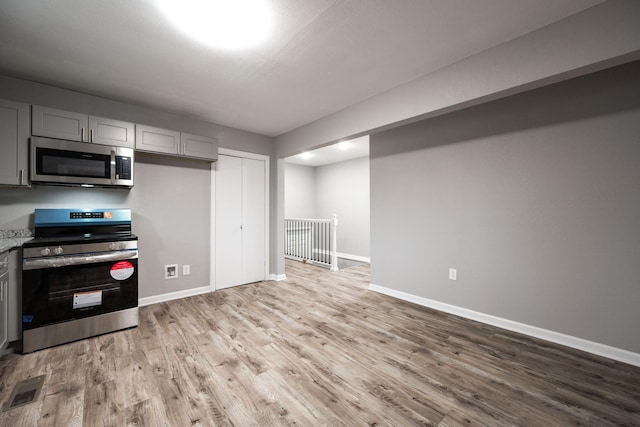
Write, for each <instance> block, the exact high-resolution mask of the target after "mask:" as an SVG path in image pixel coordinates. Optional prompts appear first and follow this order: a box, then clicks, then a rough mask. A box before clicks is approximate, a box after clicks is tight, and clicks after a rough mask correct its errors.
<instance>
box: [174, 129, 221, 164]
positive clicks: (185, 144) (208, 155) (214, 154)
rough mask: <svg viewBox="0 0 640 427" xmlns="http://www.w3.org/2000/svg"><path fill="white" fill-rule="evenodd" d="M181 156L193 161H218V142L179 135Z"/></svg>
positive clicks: (213, 139)
mask: <svg viewBox="0 0 640 427" xmlns="http://www.w3.org/2000/svg"><path fill="white" fill-rule="evenodd" d="M180 145H181V150H182V152H181V153H180V154H181V155H183V156H185V157H191V158H195V159H204V160H212V161H215V160H218V140H217V139H216V138H211V137H208V136H200V135H192V134H189V133H184V132H183V133H182V134H180Z"/></svg>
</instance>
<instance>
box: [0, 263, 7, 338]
mask: <svg viewBox="0 0 640 427" xmlns="http://www.w3.org/2000/svg"><path fill="white" fill-rule="evenodd" d="M7 264H8V257H7V254H6V252H5V253H3V254H2V255H0V350H3V349H4V348H5V347H6V346H7V343H8V327H7V323H8V320H9V318H8V316H7V315H8V312H9V311H8V308H9V301H8V298H7V289H8V287H9V286H8V285H9V271H8V269H7V268H6V266H7Z"/></svg>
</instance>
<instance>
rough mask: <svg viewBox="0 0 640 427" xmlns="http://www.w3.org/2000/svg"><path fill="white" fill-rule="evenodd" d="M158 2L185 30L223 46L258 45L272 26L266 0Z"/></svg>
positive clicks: (179, 0) (178, 0)
mask: <svg viewBox="0 0 640 427" xmlns="http://www.w3.org/2000/svg"><path fill="white" fill-rule="evenodd" d="M158 5H159V7H160V9H161V10H162V12H163V13H164V14H165V15H166V16H167V18H168V19H169V20H170V21H171V22H172V23H173V24H174V25H175V26H177V27H178V28H179V29H180V30H181V31H183V32H185V33H186V34H188V35H189V36H191V37H192V38H194V39H196V40H198V41H200V42H202V43H204V44H206V45H209V46H213V47H217V48H220V49H244V48H249V47H252V46H255V45H257V44H258V43H260V42H261V41H262V40H264V39H265V37H266V36H267V34H268V33H269V31H270V29H271V12H270V10H269V7H268V6H267V2H266V1H265V0H158Z"/></svg>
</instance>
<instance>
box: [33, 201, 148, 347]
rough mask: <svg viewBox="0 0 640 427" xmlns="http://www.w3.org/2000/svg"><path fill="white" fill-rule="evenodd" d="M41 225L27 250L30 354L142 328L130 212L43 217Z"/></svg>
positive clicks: (56, 212)
mask: <svg viewBox="0 0 640 427" xmlns="http://www.w3.org/2000/svg"><path fill="white" fill-rule="evenodd" d="M34 225H35V230H34V235H35V238H34V239H33V240H31V241H29V242H27V243H25V244H24V246H23V265H22V269H23V272H22V328H23V330H22V339H23V351H24V352H25V353H30V352H32V351H35V350H39V349H42V348H46V347H51V346H54V345H58V344H62V343H67V342H71V341H75V340H79V339H82V338H87V337H90V336H94V335H100V334H104V333H107V332H112V331H115V330H118V329H124V328H129V327H133V326H137V325H138V238H137V237H136V236H135V235H134V234H132V233H131V210H130V209H36V210H35V213H34Z"/></svg>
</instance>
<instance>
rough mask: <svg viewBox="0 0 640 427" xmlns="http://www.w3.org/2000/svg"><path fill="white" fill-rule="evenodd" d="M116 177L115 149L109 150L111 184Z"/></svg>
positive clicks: (114, 181)
mask: <svg viewBox="0 0 640 427" xmlns="http://www.w3.org/2000/svg"><path fill="white" fill-rule="evenodd" d="M117 179H118V177H117V176H116V150H115V149H112V150H111V184H115V183H116V180H117Z"/></svg>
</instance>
